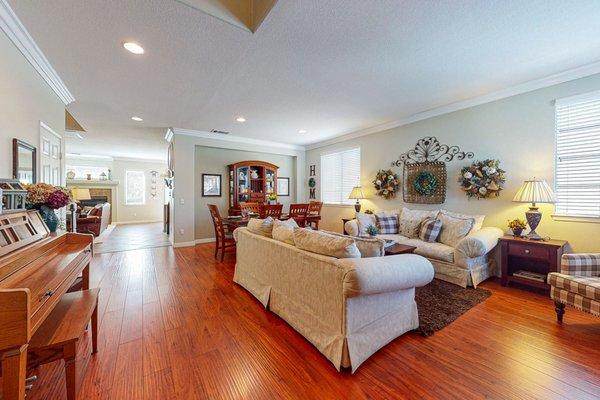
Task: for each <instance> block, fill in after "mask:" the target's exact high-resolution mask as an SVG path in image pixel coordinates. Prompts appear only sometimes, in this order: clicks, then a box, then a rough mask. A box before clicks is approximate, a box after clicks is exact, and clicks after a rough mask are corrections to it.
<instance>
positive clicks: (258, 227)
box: [248, 217, 273, 237]
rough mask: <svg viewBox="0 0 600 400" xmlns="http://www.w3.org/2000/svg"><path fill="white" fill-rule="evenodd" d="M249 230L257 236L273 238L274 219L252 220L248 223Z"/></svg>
mask: <svg viewBox="0 0 600 400" xmlns="http://www.w3.org/2000/svg"><path fill="white" fill-rule="evenodd" d="M248 230H249V231H250V232H252V233H256V234H257V235H261V236H266V237H271V233H272V231H273V218H271V217H267V218H265V219H259V218H250V220H249V221H248Z"/></svg>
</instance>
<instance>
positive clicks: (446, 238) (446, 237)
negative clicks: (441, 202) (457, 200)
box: [438, 213, 475, 247]
mask: <svg viewBox="0 0 600 400" xmlns="http://www.w3.org/2000/svg"><path fill="white" fill-rule="evenodd" d="M438 219H439V220H440V221H442V231H441V232H440V237H439V241H440V242H442V243H444V244H446V245H448V246H452V247H455V246H456V244H457V243H458V241H459V240H460V239H462V238H464V237H465V236H467V235H468V234H469V232H470V231H471V229H472V228H473V224H474V223H475V219H473V218H466V219H465V218H455V217H452V216H450V215H448V214H444V213H440V214H439V215H438Z"/></svg>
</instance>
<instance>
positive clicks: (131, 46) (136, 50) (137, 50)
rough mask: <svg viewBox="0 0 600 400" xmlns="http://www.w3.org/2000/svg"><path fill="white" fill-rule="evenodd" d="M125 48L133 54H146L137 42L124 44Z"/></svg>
mask: <svg viewBox="0 0 600 400" xmlns="http://www.w3.org/2000/svg"><path fill="white" fill-rule="evenodd" d="M123 47H125V49H126V50H127V51H130V52H132V53H133V54H144V48H143V47H142V46H140V45H139V44H137V43H135V42H125V43H123Z"/></svg>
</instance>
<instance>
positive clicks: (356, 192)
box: [348, 186, 365, 200]
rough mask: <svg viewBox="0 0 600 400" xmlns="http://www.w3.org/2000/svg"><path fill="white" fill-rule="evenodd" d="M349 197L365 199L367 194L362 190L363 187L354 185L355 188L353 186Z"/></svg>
mask: <svg viewBox="0 0 600 400" xmlns="http://www.w3.org/2000/svg"><path fill="white" fill-rule="evenodd" d="M348 198H349V199H357V200H359V199H364V198H365V194H364V193H363V191H362V188H361V187H360V186H354V188H352V191H351V192H350V196H348Z"/></svg>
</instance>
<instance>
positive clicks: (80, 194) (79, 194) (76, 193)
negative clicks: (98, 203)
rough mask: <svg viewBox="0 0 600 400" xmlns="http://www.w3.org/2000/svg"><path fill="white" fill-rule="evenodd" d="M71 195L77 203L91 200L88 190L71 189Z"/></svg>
mask: <svg viewBox="0 0 600 400" xmlns="http://www.w3.org/2000/svg"><path fill="white" fill-rule="evenodd" d="M71 194H73V199H75V200H77V201H81V200H91V198H92V196H90V189H81V188H72V189H71Z"/></svg>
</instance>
